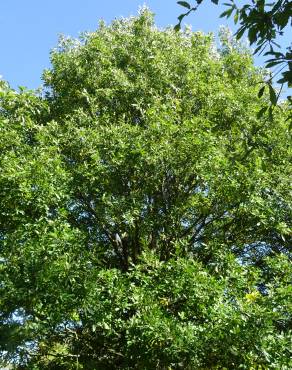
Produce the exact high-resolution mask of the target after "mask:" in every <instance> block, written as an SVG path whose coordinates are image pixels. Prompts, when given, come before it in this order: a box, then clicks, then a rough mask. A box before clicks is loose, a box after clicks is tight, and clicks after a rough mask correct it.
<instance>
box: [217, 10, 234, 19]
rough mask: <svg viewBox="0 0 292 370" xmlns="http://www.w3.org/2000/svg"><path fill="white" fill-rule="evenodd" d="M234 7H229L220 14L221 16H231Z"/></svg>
mask: <svg viewBox="0 0 292 370" xmlns="http://www.w3.org/2000/svg"><path fill="white" fill-rule="evenodd" d="M233 10H234V8H231V9H227V10H225V11H224V12H223V13H221V14H220V18H223V17H226V18H229V17H230V16H231V14H232V12H233Z"/></svg>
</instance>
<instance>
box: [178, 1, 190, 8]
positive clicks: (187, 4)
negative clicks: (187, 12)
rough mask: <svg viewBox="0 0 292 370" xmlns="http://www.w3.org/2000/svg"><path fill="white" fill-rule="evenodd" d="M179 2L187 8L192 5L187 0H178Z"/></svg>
mask: <svg viewBox="0 0 292 370" xmlns="http://www.w3.org/2000/svg"><path fill="white" fill-rule="evenodd" d="M177 4H179V5H181V6H183V7H185V8H188V9H191V6H190V4H189V3H188V2H187V1H178V2H177Z"/></svg>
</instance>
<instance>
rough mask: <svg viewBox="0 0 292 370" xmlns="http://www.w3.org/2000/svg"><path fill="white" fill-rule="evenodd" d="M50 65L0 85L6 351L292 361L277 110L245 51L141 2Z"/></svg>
mask: <svg viewBox="0 0 292 370" xmlns="http://www.w3.org/2000/svg"><path fill="white" fill-rule="evenodd" d="M51 61H52V68H51V69H50V70H47V71H45V72H44V75H43V78H44V81H45V84H46V91H45V94H44V95H43V96H39V95H37V94H36V93H34V92H31V91H24V90H22V91H19V92H15V91H14V90H12V89H10V88H9V86H8V85H7V84H5V83H2V84H1V95H0V102H1V103H0V104H1V110H0V129H1V135H0V146H1V150H0V168H1V171H0V210H1V214H0V243H1V244H0V253H1V260H0V274H1V275H0V276H1V284H0V290H1V301H0V320H1V321H0V322H1V326H0V333H1V341H0V346H1V356H2V358H3V361H6V362H9V363H10V364H14V366H15V368H18V369H100V368H102V369H107V368H108V369H113V368H117V369H133V368H137V369H153V368H158V369H165V368H175V369H180V368H183V369H185V368H189V369H193V368H198V369H200V368H201V369H204V368H214V369H216V368H222V367H225V368H230V369H233V368H234V369H237V368H239V367H242V368H246V369H249V368H252V367H255V368H256V367H259V366H261V367H269V368H275V369H279V368H285V367H286V368H290V367H291V353H290V350H291V348H290V346H289V341H291V315H290V309H291V294H290V293H291V285H290V283H291V281H290V279H291V263H290V260H289V258H290V257H291V192H290V191H289V184H290V178H291V161H290V160H291V147H290V146H289V142H290V136H289V131H288V126H287V121H286V118H287V115H288V110H287V109H286V107H285V105H283V107H282V109H280V108H278V107H276V108H275V113H276V114H275V119H274V120H273V122H269V120H268V119H267V118H266V117H260V118H258V117H257V112H258V110H259V109H261V107H262V106H263V104H265V103H263V102H262V99H259V98H258V97H257V87H256V84H255V81H258V79H259V77H260V76H261V75H260V74H259V73H260V72H259V71H258V70H257V69H256V68H255V67H254V66H253V64H252V58H251V56H250V54H249V52H248V51H247V50H246V49H244V48H242V47H241V46H240V45H238V44H234V47H230V44H229V43H228V40H225V41H224V44H223V47H222V49H220V50H217V49H216V48H215V46H214V43H213V40H212V37H211V36H204V35H202V34H200V33H193V32H190V31H184V32H181V33H177V32H175V31H174V30H172V29H167V30H163V31H161V30H159V29H157V28H156V27H155V26H154V24H153V17H152V15H151V14H150V13H149V11H148V10H143V11H142V12H141V13H140V15H139V16H138V17H136V18H130V19H122V20H116V21H114V22H113V23H112V24H111V25H109V26H106V25H105V24H103V23H101V24H100V26H99V28H98V30H97V31H96V32H94V33H90V34H85V35H84V36H83V38H82V39H81V40H79V41H78V40H77V41H76V40H73V39H61V40H60V44H59V47H58V48H57V49H55V50H54V51H53V52H52V54H51ZM264 99H265V100H266V101H267V99H268V97H267V96H266V95H265V94H264Z"/></svg>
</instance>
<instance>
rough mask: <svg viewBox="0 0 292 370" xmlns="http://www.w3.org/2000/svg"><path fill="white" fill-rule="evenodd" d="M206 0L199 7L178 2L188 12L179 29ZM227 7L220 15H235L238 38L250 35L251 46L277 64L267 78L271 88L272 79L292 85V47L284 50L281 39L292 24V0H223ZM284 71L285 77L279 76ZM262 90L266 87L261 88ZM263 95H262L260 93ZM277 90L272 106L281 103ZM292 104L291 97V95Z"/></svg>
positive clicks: (269, 64)
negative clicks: (279, 42)
mask: <svg viewBox="0 0 292 370" xmlns="http://www.w3.org/2000/svg"><path fill="white" fill-rule="evenodd" d="M203 1H204V0H197V1H196V5H195V6H193V7H192V6H191V5H190V3H189V2H187V1H178V2H177V3H178V4H179V5H180V6H182V7H184V8H186V9H187V12H185V13H183V14H181V15H180V16H179V17H178V20H179V22H178V24H177V25H176V26H175V29H176V30H179V29H180V28H181V24H182V20H183V19H184V18H185V17H186V16H188V15H189V14H190V13H191V12H194V11H196V10H197V8H198V7H199V5H200V4H201V3H202V2H203ZM211 1H212V3H214V4H216V5H218V4H219V1H218V0H211ZM223 5H224V6H225V7H226V10H225V11H224V12H223V13H222V14H221V15H220V17H221V18H222V17H225V18H230V17H231V16H233V21H234V23H235V24H237V25H238V29H237V31H236V33H235V36H236V37H237V39H240V38H241V37H242V36H243V35H244V34H247V36H248V40H249V42H250V44H251V45H255V51H254V53H255V54H263V55H265V56H267V57H269V59H267V60H266V68H273V67H277V69H276V70H275V71H274V72H273V73H272V76H271V78H270V79H269V80H268V81H266V82H267V85H269V90H270V91H271V90H274V88H273V86H272V81H274V82H275V80H276V82H277V83H278V84H281V85H287V86H288V87H291V86H292V48H291V46H288V47H287V49H286V51H283V52H282V51H280V50H279V48H280V46H279V44H278V39H279V37H281V36H282V35H283V34H284V32H285V31H287V32H289V30H290V27H291V25H292V2H291V1H290V0H278V1H264V0H253V1H251V2H246V3H245V4H242V2H239V5H237V2H235V1H234V0H229V2H225V3H223ZM280 73H281V78H277V79H276V76H278V75H279V74H280ZM261 91H262V90H261ZM259 95H260V94H259ZM275 96H276V93H275V91H274V92H272V93H271V94H270V102H271V104H272V105H275V104H276V103H277V99H275ZM289 100H290V103H291V97H289Z"/></svg>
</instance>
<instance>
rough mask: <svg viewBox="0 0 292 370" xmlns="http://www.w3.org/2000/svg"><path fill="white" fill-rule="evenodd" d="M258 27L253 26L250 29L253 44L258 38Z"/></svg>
mask: <svg viewBox="0 0 292 370" xmlns="http://www.w3.org/2000/svg"><path fill="white" fill-rule="evenodd" d="M257 32H258V31H257V29H256V28H255V27H252V28H250V29H249V31H248V39H249V42H250V43H251V44H253V43H254V42H255V41H256V39H257Z"/></svg>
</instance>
